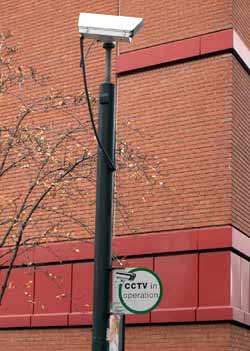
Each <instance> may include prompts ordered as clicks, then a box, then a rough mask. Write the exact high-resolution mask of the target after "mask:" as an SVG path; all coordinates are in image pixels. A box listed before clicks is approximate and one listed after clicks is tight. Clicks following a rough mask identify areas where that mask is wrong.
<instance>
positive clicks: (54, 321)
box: [31, 313, 68, 327]
mask: <svg viewBox="0 0 250 351" xmlns="http://www.w3.org/2000/svg"><path fill="white" fill-rule="evenodd" d="M67 325H68V315H67V313H50V314H35V315H33V316H31V326H32V327H62V326H67Z"/></svg>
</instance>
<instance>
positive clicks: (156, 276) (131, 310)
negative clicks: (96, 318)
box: [119, 268, 163, 314]
mask: <svg viewBox="0 0 250 351" xmlns="http://www.w3.org/2000/svg"><path fill="white" fill-rule="evenodd" d="M138 271H144V272H148V273H150V274H152V275H153V276H154V278H155V279H156V280H157V282H158V284H159V288H160V293H159V297H158V299H157V301H156V302H155V303H154V305H152V306H151V307H150V308H148V309H145V310H142V311H138V310H135V309H134V308H131V307H130V306H128V305H127V303H126V302H125V301H124V299H123V297H122V287H123V284H120V285H119V299H120V301H121V304H122V305H123V307H125V308H126V309H127V310H128V311H129V312H132V313H136V314H140V313H141V314H142V313H148V312H150V311H152V310H153V309H154V308H156V306H158V305H159V303H160V301H161V299H162V292H163V288H162V282H161V280H160V278H159V277H158V275H157V274H156V273H155V272H153V271H151V269H148V268H134V269H131V270H130V271H128V273H135V272H138Z"/></svg>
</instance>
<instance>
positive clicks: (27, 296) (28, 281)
mask: <svg viewBox="0 0 250 351" xmlns="http://www.w3.org/2000/svg"><path fill="white" fill-rule="evenodd" d="M5 274H6V269H3V270H1V271H0V286H2V283H3V280H4V278H5ZM33 287H34V269H33V268H16V269H13V270H12V272H11V274H10V278H9V282H8V286H7V288H6V291H5V294H4V297H3V301H2V305H1V306H0V315H19V314H21V315H24V314H31V313H32V311H33V305H34V295H33ZM13 301H14V302H15V303H13Z"/></svg>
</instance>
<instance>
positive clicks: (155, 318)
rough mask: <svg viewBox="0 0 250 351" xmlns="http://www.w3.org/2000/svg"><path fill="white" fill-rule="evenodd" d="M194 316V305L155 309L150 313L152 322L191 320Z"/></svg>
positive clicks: (193, 319)
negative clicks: (190, 306) (192, 306)
mask: <svg viewBox="0 0 250 351" xmlns="http://www.w3.org/2000/svg"><path fill="white" fill-rule="evenodd" d="M195 318H196V307H195V308H173V309H172V308H168V309H162V310H161V309H157V310H154V311H152V313H151V322H152V323H166V322H169V323H171V322H193V321H195Z"/></svg>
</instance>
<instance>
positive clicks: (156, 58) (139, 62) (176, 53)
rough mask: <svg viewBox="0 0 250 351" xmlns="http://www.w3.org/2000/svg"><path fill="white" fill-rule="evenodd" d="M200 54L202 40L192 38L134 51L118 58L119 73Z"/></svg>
mask: <svg viewBox="0 0 250 351" xmlns="http://www.w3.org/2000/svg"><path fill="white" fill-rule="evenodd" d="M199 54H200V38H199V37H197V38H191V39H184V40H180V41H176V42H174V43H167V44H163V45H158V46H154V47H151V48H146V49H141V50H137V51H132V52H129V53H125V54H122V55H120V56H118V57H117V64H116V71H117V73H123V72H128V71H132V70H136V69H141V68H145V67H151V66H155V65H160V64H163V63H167V62H172V61H176V60H182V59H186V58H189V57H195V56H198V55H199Z"/></svg>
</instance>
